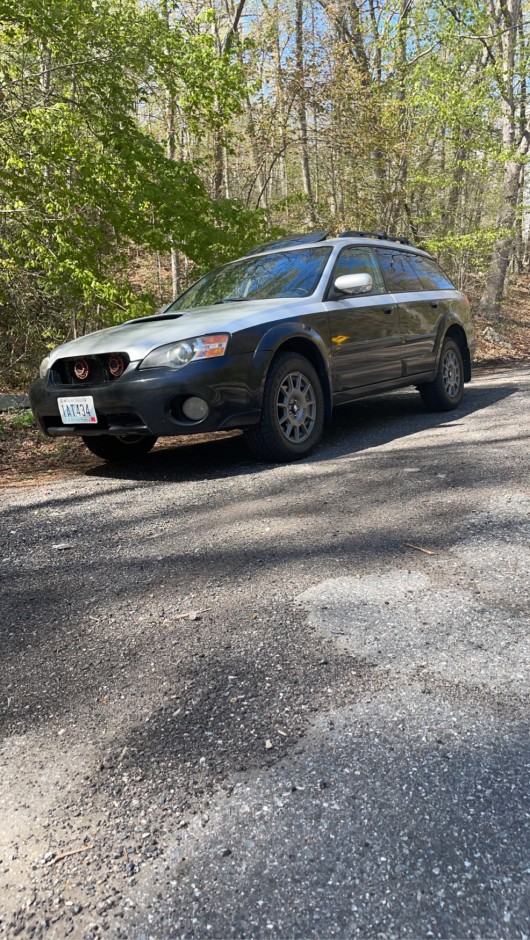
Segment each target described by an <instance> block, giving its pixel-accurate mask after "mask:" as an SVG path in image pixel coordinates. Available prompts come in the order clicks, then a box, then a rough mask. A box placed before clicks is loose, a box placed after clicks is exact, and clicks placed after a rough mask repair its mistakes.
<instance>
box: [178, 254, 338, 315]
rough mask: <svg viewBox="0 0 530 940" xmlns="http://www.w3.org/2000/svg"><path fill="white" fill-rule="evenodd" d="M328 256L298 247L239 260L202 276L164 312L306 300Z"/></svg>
mask: <svg viewBox="0 0 530 940" xmlns="http://www.w3.org/2000/svg"><path fill="white" fill-rule="evenodd" d="M330 254H331V247H329V248H300V249H297V250H295V251H278V252H274V254H270V255H261V256H258V257H254V258H243V259H242V260H241V261H234V262H233V263H232V264H225V265H223V267H222V268H216V269H215V270H214V271H210V272H209V273H208V274H205V275H204V277H202V278H201V279H200V281H197V283H196V284H194V285H193V286H192V287H190V288H189V290H187V291H186V292H185V293H184V294H182V295H181V296H180V297H178V298H177V300H175V301H174V302H173V303H172V304H171V306H170V307H168V308H167V310H166V313H172V312H173V311H174V310H189V309H191V308H193V307H207V306H209V304H222V303H230V302H235V301H244V300H270V299H272V298H275V297H309V296H310V295H311V294H312V293H313V292H314V291H315V290H316V287H317V284H318V282H319V280H320V278H321V276H322V272H323V270H324V268H325V266H326V261H327V260H328V258H329V256H330Z"/></svg>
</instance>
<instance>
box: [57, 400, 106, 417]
mask: <svg viewBox="0 0 530 940" xmlns="http://www.w3.org/2000/svg"><path fill="white" fill-rule="evenodd" d="M57 404H58V405H59V411H60V412H61V418H62V419H63V424H97V420H98V419H97V417H96V409H95V408H94V399H93V398H92V395H82V396H81V395H80V396H78V397H76V398H58V399H57Z"/></svg>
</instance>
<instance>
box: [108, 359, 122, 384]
mask: <svg viewBox="0 0 530 940" xmlns="http://www.w3.org/2000/svg"><path fill="white" fill-rule="evenodd" d="M109 372H110V374H111V375H112V376H114V378H115V379H119V377H120V375H123V373H124V372H125V363H124V361H123V356H120V354H119V353H113V354H112V356H109Z"/></svg>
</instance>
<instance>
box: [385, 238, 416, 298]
mask: <svg viewBox="0 0 530 940" xmlns="http://www.w3.org/2000/svg"><path fill="white" fill-rule="evenodd" d="M377 254H378V257H379V262H380V264H381V267H382V269H383V273H384V275H385V281H386V284H387V287H388V290H389V291H390V292H391V293H392V294H403V293H405V292H408V291H421V290H425V288H424V287H423V285H422V283H421V281H420V278H419V276H418V274H417V273H416V272H415V270H414V268H413V267H412V265H411V263H410V255H408V254H406V252H404V251H393V250H392V249H391V248H378V249H377Z"/></svg>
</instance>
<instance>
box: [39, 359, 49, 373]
mask: <svg viewBox="0 0 530 940" xmlns="http://www.w3.org/2000/svg"><path fill="white" fill-rule="evenodd" d="M49 368H50V357H49V356H46V358H45V359H43V360H42V362H41V364H40V368H39V375H40V377H41V379H45V378H46V375H47V373H48V369H49Z"/></svg>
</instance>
